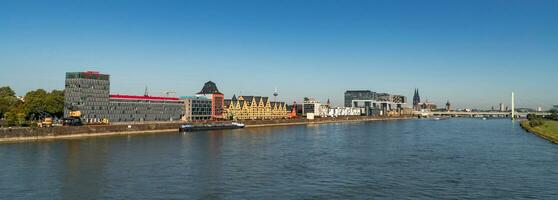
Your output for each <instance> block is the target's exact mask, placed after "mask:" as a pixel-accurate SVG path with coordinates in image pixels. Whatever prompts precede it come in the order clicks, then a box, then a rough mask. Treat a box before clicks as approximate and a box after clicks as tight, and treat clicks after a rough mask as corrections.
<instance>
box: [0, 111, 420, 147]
mask: <svg viewBox="0 0 558 200" xmlns="http://www.w3.org/2000/svg"><path fill="white" fill-rule="evenodd" d="M410 118H412V117H410V116H409V117H367V116H352V117H336V118H333V117H328V118H316V119H314V120H307V119H304V118H297V119H283V120H245V121H240V122H241V123H244V124H246V128H251V127H267V126H294V125H305V124H321V123H342V122H359V121H376V120H399V119H410ZM184 123H186V122H181V121H177V122H162V123H154V122H148V123H130V124H126V123H119V124H115V125H94V126H70V127H68V126H65V127H46V128H2V129H0V143H7V142H24V141H38V140H53V139H70V138H84V137H99V136H115V135H138V134H155V133H161V134H163V133H172V132H178V127H179V126H180V125H181V124H184Z"/></svg>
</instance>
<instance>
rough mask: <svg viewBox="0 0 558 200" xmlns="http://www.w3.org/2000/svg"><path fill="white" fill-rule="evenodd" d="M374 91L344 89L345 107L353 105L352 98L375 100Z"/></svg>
mask: <svg viewBox="0 0 558 200" xmlns="http://www.w3.org/2000/svg"><path fill="white" fill-rule="evenodd" d="M375 99H376V92H372V91H370V90H347V91H345V107H353V105H351V102H352V101H353V100H375Z"/></svg>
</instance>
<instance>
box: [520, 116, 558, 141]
mask: <svg viewBox="0 0 558 200" xmlns="http://www.w3.org/2000/svg"><path fill="white" fill-rule="evenodd" d="M521 127H522V128H523V129H525V130H526V131H528V132H530V133H533V134H535V135H538V136H539V137H542V138H544V139H546V140H548V141H550V142H552V143H554V144H558V121H552V120H546V121H544V124H543V125H541V126H537V127H532V126H531V125H529V121H528V120H523V121H521Z"/></svg>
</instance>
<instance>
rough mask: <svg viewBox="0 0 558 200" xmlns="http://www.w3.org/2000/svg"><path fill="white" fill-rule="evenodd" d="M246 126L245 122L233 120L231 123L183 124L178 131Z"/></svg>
mask: <svg viewBox="0 0 558 200" xmlns="http://www.w3.org/2000/svg"><path fill="white" fill-rule="evenodd" d="M237 128H244V124H243V123H237V122H231V123H206V124H192V123H189V124H183V125H180V127H179V128H178V131H180V132H192V131H206V130H223V129H237Z"/></svg>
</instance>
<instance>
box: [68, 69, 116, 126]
mask: <svg viewBox="0 0 558 200" xmlns="http://www.w3.org/2000/svg"><path fill="white" fill-rule="evenodd" d="M109 79H110V76H109V75H108V74H101V73H99V72H94V71H86V72H67V73H66V84H65V87H64V117H69V113H70V111H80V112H81V117H82V119H83V120H84V121H85V122H100V121H101V120H102V119H108V118H109V106H110V105H109V96H110V80H109Z"/></svg>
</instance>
